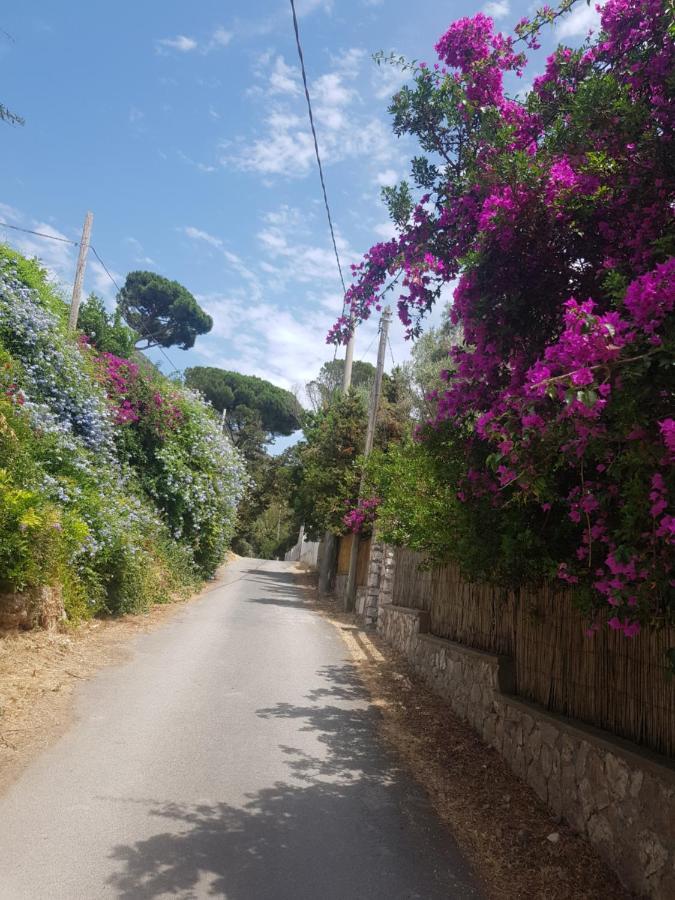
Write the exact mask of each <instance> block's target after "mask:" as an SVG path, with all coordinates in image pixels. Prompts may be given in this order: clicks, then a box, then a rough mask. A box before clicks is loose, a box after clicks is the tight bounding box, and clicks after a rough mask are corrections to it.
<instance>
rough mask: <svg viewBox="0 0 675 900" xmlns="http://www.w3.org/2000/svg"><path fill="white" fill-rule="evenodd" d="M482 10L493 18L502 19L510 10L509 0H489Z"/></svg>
mask: <svg viewBox="0 0 675 900" xmlns="http://www.w3.org/2000/svg"><path fill="white" fill-rule="evenodd" d="M483 12H484V13H485V14H486V15H487V16H492V18H493V19H503V18H504V16H508V14H509V13H510V12H511V5H510V3H509V0H489V3H486V4H485V6H484V7H483Z"/></svg>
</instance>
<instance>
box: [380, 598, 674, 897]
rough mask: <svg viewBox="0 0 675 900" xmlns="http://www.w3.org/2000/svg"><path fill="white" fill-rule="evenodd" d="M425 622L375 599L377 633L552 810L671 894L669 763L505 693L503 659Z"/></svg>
mask: <svg viewBox="0 0 675 900" xmlns="http://www.w3.org/2000/svg"><path fill="white" fill-rule="evenodd" d="M428 629H429V619H428V615H427V613H425V612H422V611H420V610H414V609H408V608H407V607H402V606H394V605H391V604H383V605H381V606H380V609H379V616H378V631H379V632H380V633H381V634H382V635H383V636H384V637H385V638H386V639H387V641H389V643H390V644H392V645H393V646H394V647H395V648H396V649H398V650H399V651H401V652H402V653H404V654H405V655H406V656H407V657H408V659H409V660H410V662H411V663H412V665H413V667H414V668H415V669H416V670H417V671H418V672H419V673H420V674H421V675H422V676H423V678H424V679H425V681H427V682H428V684H429V685H430V686H431V688H432V689H433V690H434V691H435V692H436V693H437V694H439V695H440V696H441V697H443V698H444V699H445V700H447V701H448V703H449V704H450V706H451V707H452V709H453V710H454V712H455V713H456V714H457V715H459V716H460V717H461V718H462V719H464V720H466V721H468V722H469V723H470V724H471V725H472V726H473V728H474V729H475V730H476V731H477V732H478V733H479V735H480V736H481V737H482V739H483V740H484V741H485V743H486V744H488V745H489V746H491V747H494V748H495V749H496V750H498V751H499V753H501V754H502V756H503V757H504V758H505V759H506V761H507V762H508V764H509V765H510V767H511V768H512V769H513V771H514V772H515V774H516V775H518V776H519V777H520V778H522V779H523V780H524V781H526V782H527V783H528V784H529V785H530V787H531V788H533V790H534V791H535V792H536V793H537V795H538V796H539V797H540V798H541V800H543V802H544V803H547V804H548V806H549V807H550V809H551V810H552V811H553V812H554V813H555V814H556V815H560V816H562V817H563V818H564V819H565V820H566V821H567V822H568V823H569V824H570V825H571V826H572V827H573V828H574V829H575V830H577V831H579V832H580V833H583V834H585V835H587V836H588V838H589V839H590V841H591V842H592V843H593V844H594V845H595V846H596V848H597V849H598V851H599V852H600V854H601V855H602V856H603V857H604V858H605V859H606V860H607V862H608V863H609V865H610V866H611V867H612V868H613V869H614V871H615V872H616V873H617V874H618V876H619V878H620V879H621V880H622V881H623V882H624V884H626V886H627V887H628V888H629V889H630V890H632V891H635V892H637V893H638V894H640V895H642V896H648V897H653V898H656V900H672V898H673V897H675V766H674V765H673V763H672V761H669V760H666V759H665V758H663V757H659V756H657V755H656V754H651V753H649V752H647V751H643V750H642V749H641V748H639V747H638V746H637V745H634V744H631V743H629V742H628V741H624V740H621V739H619V738H615V737H613V736H612V735H610V734H609V733H607V732H604V731H600V730H599V729H595V728H591V727H589V726H586V725H582V724H581V723H578V722H575V721H572V720H569V719H565V718H563V717H562V716H557V715H553V714H551V713H548V712H546V711H545V710H543V709H542V708H540V707H538V706H536V705H534V704H531V703H527V702H525V701H522V700H519V699H518V698H516V697H514V696H511V691H512V690H513V666H512V661H511V659H510V658H509V657H502V656H494V655H492V654H490V653H483V652H482V651H478V650H472V649H470V648H467V647H464V646H462V645H460V644H455V643H453V642H451V641H446V640H443V639H441V638H436V637H433V636H432V635H430V634H428V633H427V632H428Z"/></svg>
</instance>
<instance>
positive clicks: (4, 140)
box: [0, 0, 597, 399]
mask: <svg viewBox="0 0 675 900" xmlns="http://www.w3.org/2000/svg"><path fill="white" fill-rule="evenodd" d="M296 5H297V9H298V14H299V22H300V33H301V38H302V43H303V47H304V55H305V63H306V67H307V74H308V79H309V86H310V93H311V96H312V101H313V105H314V112H315V118H316V125H317V131H318V135H319V144H320V149H321V154H322V157H323V162H324V166H325V174H326V183H327V188H328V195H329V201H330V204H331V207H332V212H333V217H334V222H335V225H336V236H337V243H338V248H339V253H340V256H341V261H342V265H343V269H344V271H345V273H346V275H348V274H349V265H350V264H351V263H352V262H357V261H358V259H359V258H360V256H361V255H362V254H363V252H365V251H366V250H367V249H368V247H369V246H370V245H371V244H373V243H375V242H376V241H378V240H382V239H383V238H386V237H389V236H390V235H391V234H392V233H393V231H392V226H391V224H390V223H389V222H388V216H387V212H386V209H385V207H384V205H383V203H382V200H381V197H380V191H381V188H382V186H384V185H390V184H394V183H396V182H397V181H398V180H400V179H401V178H403V177H406V176H407V175H408V173H409V160H410V158H411V157H412V156H413V155H414V153H415V147H414V144H413V142H412V141H411V140H410V139H408V138H404V139H397V138H396V137H395V136H394V135H393V133H392V131H391V127H390V121H389V116H388V114H387V106H388V102H389V98H390V97H391V95H392V93H393V92H394V91H395V90H396V89H397V87H398V86H399V85H400V84H401V77H400V74H399V72H398V71H397V70H395V69H393V68H391V67H387V66H385V67H378V66H377V65H376V64H375V63H374V62H373V60H372V54H373V53H375V52H377V51H379V50H384V51H386V52H387V53H388V52H390V51H394V52H396V53H397V54H403V55H404V56H406V57H407V58H409V59H417V60H425V61H429V62H433V61H435V56H434V53H433V45H434V43H435V42H436V41H437V40H438V38H439V37H440V36H441V34H443V32H444V31H445V30H446V29H447V27H448V26H449V24H450V23H451V22H452V21H453V20H454V19H456V18H459V17H460V16H462V15H472V14H474V13H475V12H477V11H478V10H481V9H482V10H483V11H485V12H487V13H488V14H490V15H492V16H493V17H494V18H495V20H496V23H497V25H498V26H499V27H500V28H502V29H508V28H510V27H511V26H512V25H513V24H514V23H515V22H516V21H517V20H518V19H519V18H520V17H521V16H523V15H526V14H528V13H531V11H532V7H531V6H530V5H529V3H527V2H522V0H488V2H485V3H483V4H474V3H468V2H465V0H455V2H450V3H449V2H447V0H445V2H443V0H416V2H415V3H414V4H410V3H409V2H404V0H297V3H296ZM596 21H597V13H596V12H595V11H594V9H593V8H592V7H588V6H587V5H586V4H585V2H581V3H580V4H579V5H578V6H577V7H575V9H574V10H573V12H572V14H571V16H570V17H569V18H568V19H567V20H565V21H564V22H563V23H562V25H561V26H559V27H558V29H557V35H558V38H560V39H564V40H565V41H566V42H569V43H575V42H578V41H579V40H580V39H582V38H583V37H584V35H585V34H586V32H587V31H588V29H589V27H592V26H594V25H595V23H596ZM0 29H1V30H2V32H3V33H2V34H0V78H1V81H0V83H1V84H2V88H1V89H0V102H2V103H4V104H5V105H6V106H7V107H9V108H10V109H11V110H13V111H15V112H18V113H20V114H21V115H22V116H24V118H25V120H26V124H25V126H24V127H10V126H8V125H3V124H0V171H2V183H1V185H0V219H1V220H2V221H4V222H9V223H11V224H15V225H20V226H23V227H26V228H31V229H34V230H37V231H46V232H48V233H50V234H53V235H56V236H61V237H66V238H69V239H72V240H77V239H78V238H79V234H80V232H81V228H82V222H83V220H84V216H85V213H86V211H87V210H91V211H92V212H93V213H94V226H93V234H92V243H93V245H94V246H95V248H96V250H97V251H98V253H99V255H100V256H101V258H102V259H103V261H104V262H105V264H106V266H107V267H108V269H109V270H110V272H111V273H112V276H113V277H114V279H115V280H116V281H117V283H118V284H121V283H122V282H123V281H124V278H125V276H126V273H127V272H128V271H131V270H135V269H149V270H152V271H156V272H159V273H160V274H162V275H164V276H166V277H168V278H171V279H175V280H177V281H179V282H181V283H182V284H184V285H185V286H186V287H187V288H188V290H190V291H191V292H192V293H193V294H194V295H195V297H196V298H197V299H198V301H199V303H200V304H201V305H202V306H203V307H204V308H205V309H206V310H207V311H208V312H209V313H210V314H211V316H212V317H213V319H214V327H213V330H212V331H211V332H210V334H208V335H206V336H202V337H200V338H198V339H197V342H196V345H195V347H194V348H193V349H192V350H189V351H181V350H178V349H177V348H175V347H174V348H171V349H170V350H168V356H169V358H170V361H171V364H172V365H173V366H175V367H176V368H177V369H179V370H182V369H183V368H185V367H186V366H194V365H211V366H219V367H222V368H227V369H234V370H237V371H240V372H244V373H246V374H250V375H258V376H259V377H262V378H267V379H269V380H270V381H272V382H274V383H275V384H278V385H280V386H282V387H285V388H288V389H291V390H294V391H296V392H299V393H300V396H301V399H302V396H303V395H302V388H303V386H304V384H305V383H306V382H307V381H309V380H310V379H312V378H313V377H315V376H316V374H317V373H318V371H319V369H320V367H321V365H322V363H323V362H325V361H326V360H329V359H332V358H333V352H334V350H333V348H332V347H329V346H327V345H326V344H325V335H326V332H327V330H328V328H329V327H330V325H331V324H332V322H333V321H334V320H335V318H336V317H337V316H338V315H339V314H340V311H341V305H342V296H341V287H340V282H339V279H338V274H337V267H336V263H335V258H334V255H333V251H332V245H331V242H330V234H329V231H328V226H327V222H326V216H325V211H324V207H323V200H322V195H321V190H320V183H319V179H318V173H317V169H316V162H315V158H314V148H313V144H312V140H311V134H310V131H309V127H308V120H307V111H306V106H305V99H304V95H303V93H302V88H301V81H300V77H299V68H298V62H297V51H296V47H295V38H294V34H293V28H292V19H291V15H290V5H289V2H288V0H253V2H251V0H249V2H244V0H229V2H215V0H200V2H198V3H197V2H195V3H191V4H188V3H185V2H182V0H181V2H179V0H161V2H160V0H143V2H134V3H131V2H129V0H116V2H115V3H107V4H103V3H97V2H94V3H92V2H89V3H84V2H82V0H71V2H69V3H62V4H54V3H53V2H52V0H49V2H48V0H32V2H31V3H30V4H28V3H21V4H12V5H11V7H8V8H7V9H6V10H5V11H3V13H2V16H1V17H0ZM547 46H548V47H549V49H550V40H547V42H546V43H545V44H544V48H543V51H546V49H547ZM532 74H533V73H531V72H528V73H526V76H525V81H526V82H527V80H528V79H531V75H532ZM0 240H5V241H6V242H8V243H10V244H12V245H13V246H15V247H17V248H18V249H20V250H22V251H23V252H25V253H28V254H29V255H37V256H39V257H40V258H41V259H42V260H43V262H44V264H45V265H46V266H47V267H48V268H49V269H50V271H51V272H52V273H53V275H54V277H55V278H57V279H58V280H59V281H61V282H62V283H63V284H64V285H65V286H67V285H69V284H71V283H72V279H73V274H74V267H75V258H76V248H74V247H71V246H69V245H68V244H65V243H59V242H56V241H49V240H44V239H41V238H37V237H32V236H28V235H19V234H18V233H16V232H13V231H9V230H7V229H3V228H2V227H0ZM85 291H86V292H89V291H96V292H97V293H98V294H99V295H101V296H103V297H104V299H105V300H106V302H107V303H108V304H109V305H112V304H113V303H114V295H115V287H114V286H113V284H112V283H111V281H110V279H109V278H108V276H107V275H106V273H105V271H104V270H103V268H102V267H101V265H100V264H99V263H98V262H97V261H96V259H95V258H91V256H90V259H89V261H88V267H87V274H86V279H85ZM439 319H440V309H439V310H436V311H435V312H434V313H433V315H432V317H431V322H432V323H433V322H437V321H439ZM376 345H377V327H376V323H375V321H374V320H373V321H371V322H368V323H366V324H365V325H363V326H362V327H361V328H359V331H358V334H357V341H356V351H355V358H356V359H366V360H368V361H370V362H374V361H375V357H376V352H377V346H376ZM339 352H340V354H342V350H340V351H339ZM409 353H410V345H409V343H408V342H406V341H405V340H404V338H403V328H402V326H401V325H400V323H398V322H397V321H396V320H395V321H394V325H393V327H392V330H391V351H390V353H389V354H388V358H387V365H388V367H391V365H392V363H393V362H396V363H399V362H402V361H403V360H405V359H406V358H408V357H409ZM150 355H151V356H152V357H153V359H156V360H157V361H158V362H159V363H160V365H161V366H162V367H163V369H164V371H167V372H168V371H169V370H170V366H169V363H167V361H166V360H165V359H163V358H162V357H161V356H159V355H158V354H157V351H153V352H151V354H150Z"/></svg>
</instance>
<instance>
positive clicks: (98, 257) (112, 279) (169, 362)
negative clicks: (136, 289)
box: [89, 244, 180, 375]
mask: <svg viewBox="0 0 675 900" xmlns="http://www.w3.org/2000/svg"><path fill="white" fill-rule="evenodd" d="M89 249H90V250H91V252H92V253H93V254H94V256H95V257H96V259H97V260H98V261H99V263H100V264H101V266H102V267H103V271H104V272H105V274H106V275H107V276H108V278H109V279H110V280H111V281H112V283H113V284H114V285H115V287H116V288H117V293H118V294H119V292H120V290H121V288H120V286H119V284H118V283H117V282H116V281H115V279H114V278H113V276H112V274H111V272H110V269H109V268H108V267H107V266H106V264H105V263H104V262H103V260H102V259H101V257H100V256H99V255H98V251H97V250H96V247H94V245H93V244H90V245H89ZM135 330H136V331H140V333H141V337H144V338H145V339H146V341H149V340H150V335H148V334H147V333H145V332H144V331H143V330H142V329H141V328H137V329H135ZM155 346H156V347H157V349H158V350H159V352H160V353H161V354H162V356H163V357H164V359H165V360H166V361H167V362H168V364H169V365H170V366H171V369H172V370H173V371H174V372H176V373H177V374H178V375H180V369H178V368H177V367H176V366H175V365H174V363H173V362H172V361H171V358H170V357H169V355H168V353H166V352H165V350H164V347H160V345H159V344H156V345H155ZM146 349H149V348H146Z"/></svg>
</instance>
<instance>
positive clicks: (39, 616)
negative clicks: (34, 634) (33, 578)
mask: <svg viewBox="0 0 675 900" xmlns="http://www.w3.org/2000/svg"><path fill="white" fill-rule="evenodd" d="M64 618H65V612H64V610H63V596H62V593H61V589H60V587H58V586H55V587H48V586H42V587H39V588H35V589H34V590H31V591H5V592H2V591H0V628H26V629H30V628H37V627H40V628H49V629H51V628H56V626H57V625H58V623H59V622H61V621H62V619H64Z"/></svg>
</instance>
